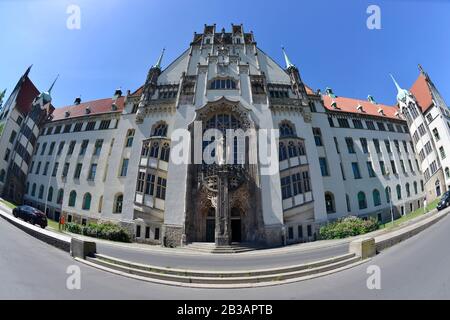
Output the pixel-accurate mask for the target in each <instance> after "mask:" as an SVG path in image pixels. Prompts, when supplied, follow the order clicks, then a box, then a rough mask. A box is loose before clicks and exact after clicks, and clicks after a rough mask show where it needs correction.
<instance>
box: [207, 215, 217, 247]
mask: <svg viewBox="0 0 450 320" xmlns="http://www.w3.org/2000/svg"><path fill="white" fill-rule="evenodd" d="M215 231H216V220H215V219H206V242H214V241H215V240H216V239H215V237H216V236H215Z"/></svg>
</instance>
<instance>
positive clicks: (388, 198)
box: [384, 187, 391, 203]
mask: <svg viewBox="0 0 450 320" xmlns="http://www.w3.org/2000/svg"><path fill="white" fill-rule="evenodd" d="M384 192H385V193H386V202H387V203H390V202H391V187H386V189H385V190H384Z"/></svg>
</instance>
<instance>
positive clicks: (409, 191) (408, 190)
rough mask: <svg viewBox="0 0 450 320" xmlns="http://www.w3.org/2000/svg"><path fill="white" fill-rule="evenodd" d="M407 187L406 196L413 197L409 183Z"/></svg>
mask: <svg viewBox="0 0 450 320" xmlns="http://www.w3.org/2000/svg"><path fill="white" fill-rule="evenodd" d="M405 188H406V197H407V198H409V197H411V189H410V187H409V183H407V184H406V186H405Z"/></svg>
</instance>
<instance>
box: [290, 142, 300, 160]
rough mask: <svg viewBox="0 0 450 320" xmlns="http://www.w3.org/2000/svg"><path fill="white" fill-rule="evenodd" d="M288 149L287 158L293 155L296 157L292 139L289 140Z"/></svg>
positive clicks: (296, 152) (296, 150)
mask: <svg viewBox="0 0 450 320" xmlns="http://www.w3.org/2000/svg"><path fill="white" fill-rule="evenodd" d="M288 151H289V158H293V157H297V156H298V149H297V147H296V146H295V145H294V142H293V141H289V145H288Z"/></svg>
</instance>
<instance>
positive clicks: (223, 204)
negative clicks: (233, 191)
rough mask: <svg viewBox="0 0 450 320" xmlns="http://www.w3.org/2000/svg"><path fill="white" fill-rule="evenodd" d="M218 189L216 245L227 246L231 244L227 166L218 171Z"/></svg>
mask: <svg viewBox="0 0 450 320" xmlns="http://www.w3.org/2000/svg"><path fill="white" fill-rule="evenodd" d="M217 190H218V195H217V208H216V232H215V233H216V234H215V236H216V246H225V245H230V244H231V235H230V231H231V230H230V202H229V198H228V170H227V169H226V168H225V167H221V168H220V169H219V171H218V181H217Z"/></svg>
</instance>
